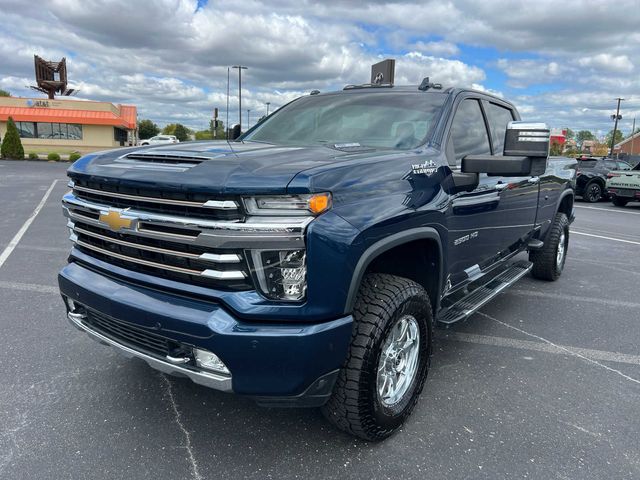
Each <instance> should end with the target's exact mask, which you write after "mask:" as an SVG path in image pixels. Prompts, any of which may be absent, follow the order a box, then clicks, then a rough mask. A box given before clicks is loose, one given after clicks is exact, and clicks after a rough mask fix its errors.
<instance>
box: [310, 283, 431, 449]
mask: <svg viewBox="0 0 640 480" xmlns="http://www.w3.org/2000/svg"><path fill="white" fill-rule="evenodd" d="M353 317H354V323H353V332H352V336H351V346H350V348H349V354H348V356H347V360H346V362H345V364H344V366H343V368H342V370H341V371H340V374H339V376H338V380H337V381H336V385H335V387H334V391H333V394H332V396H331V398H330V399H329V401H328V402H327V404H326V405H324V406H323V407H322V412H323V414H324V415H325V417H326V418H327V419H328V420H329V421H330V422H331V423H333V424H334V425H336V426H337V427H338V428H340V429H341V430H344V431H345V432H347V433H350V434H352V435H355V436H357V437H360V438H363V439H365V440H370V441H379V440H383V439H385V438H387V437H388V436H390V435H391V434H393V433H394V432H396V431H397V430H398V429H399V428H400V427H401V426H402V424H403V422H404V421H405V420H406V418H407V417H408V416H409V415H410V414H411V411H412V410H413V408H414V406H415V404H416V402H417V401H418V397H419V395H420V392H421V391H422V388H423V386H424V382H425V380H426V378H427V373H428V370H429V362H430V356H431V329H432V322H433V316H432V310H431V304H430V302H429V296H428V295H427V293H426V292H425V290H424V289H423V288H422V287H421V286H420V285H418V284H417V283H415V282H413V281H411V280H408V279H406V278H401V277H397V276H394V275H387V274H370V275H367V276H365V278H364V279H363V281H362V285H361V286H360V291H359V293H358V297H357V300H356V305H355V309H354V313H353Z"/></svg>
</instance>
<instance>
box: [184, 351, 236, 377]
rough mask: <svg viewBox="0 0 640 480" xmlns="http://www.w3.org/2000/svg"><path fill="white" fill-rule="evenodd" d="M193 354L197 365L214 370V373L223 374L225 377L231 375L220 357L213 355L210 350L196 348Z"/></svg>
mask: <svg viewBox="0 0 640 480" xmlns="http://www.w3.org/2000/svg"><path fill="white" fill-rule="evenodd" d="M193 354H194V356H195V359H196V365H198V366H199V367H201V368H206V369H207V370H213V371H214V372H218V373H223V374H225V375H231V372H230V371H229V369H228V368H227V366H226V365H225V364H224V362H223V361H222V360H220V357H218V356H217V355H216V354H215V353H211V352H210V351H208V350H202V349H200V348H194V349H193Z"/></svg>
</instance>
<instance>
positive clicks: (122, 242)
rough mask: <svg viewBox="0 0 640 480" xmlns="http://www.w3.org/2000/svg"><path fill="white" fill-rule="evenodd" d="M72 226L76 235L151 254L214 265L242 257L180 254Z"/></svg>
mask: <svg viewBox="0 0 640 480" xmlns="http://www.w3.org/2000/svg"><path fill="white" fill-rule="evenodd" d="M71 226H72V228H73V229H74V231H75V232H76V233H81V234H83V235H87V236H89V237H93V238H98V239H100V240H104V241H105V242H112V243H117V244H118V245H123V246H125V247H131V248H137V249H140V250H147V251H150V252H156V253H163V254H166V255H175V256H176V257H183V258H191V259H194V260H202V261H209V262H214V263H238V262H239V261H240V260H241V258H240V255H238V254H237V253H222V254H220V253H202V254H197V253H189V252H178V251H176V250H171V249H167V248H159V247H153V246H151V245H142V244H139V243H133V242H127V241H126V240H121V239H118V238H112V237H107V236H106V235H101V234H99V233H96V232H91V231H89V230H85V229H84V228H80V227H78V226H75V227H74V226H73V224H71Z"/></svg>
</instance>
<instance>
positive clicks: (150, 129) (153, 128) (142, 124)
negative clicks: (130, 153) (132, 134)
mask: <svg viewBox="0 0 640 480" xmlns="http://www.w3.org/2000/svg"><path fill="white" fill-rule="evenodd" d="M159 133H160V128H158V125H156V124H155V123H153V122H152V121H151V120H148V119H147V120H140V121H139V122H138V136H139V137H140V140H145V139H147V138H151V137H155V136H156V135H158V134H159Z"/></svg>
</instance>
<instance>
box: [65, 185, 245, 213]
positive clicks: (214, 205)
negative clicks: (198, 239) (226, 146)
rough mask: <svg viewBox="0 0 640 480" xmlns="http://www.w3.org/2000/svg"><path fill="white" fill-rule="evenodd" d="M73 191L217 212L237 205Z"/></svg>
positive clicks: (106, 192)
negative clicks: (211, 209) (209, 209)
mask: <svg viewBox="0 0 640 480" xmlns="http://www.w3.org/2000/svg"><path fill="white" fill-rule="evenodd" d="M73 189H74V190H77V191H78V192H86V193H91V194H94V195H102V196H104V197H112V198H120V199H124V200H134V201H136V202H149V203H160V204H163V205H177V206H180V207H199V208H215V209H219V210H237V209H238V204H237V203H236V202H235V201H233V200H207V201H206V202H204V203H202V202H192V201H189V200H173V199H169V198H159V197H147V196H141V195H130V194H128V193H119V192H110V191H106V190H97V189H95V188H89V187H81V186H79V185H75V186H74V187H73Z"/></svg>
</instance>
